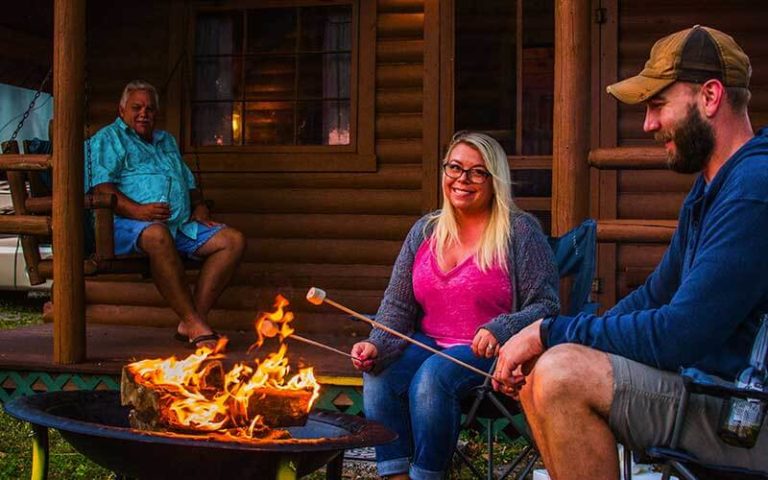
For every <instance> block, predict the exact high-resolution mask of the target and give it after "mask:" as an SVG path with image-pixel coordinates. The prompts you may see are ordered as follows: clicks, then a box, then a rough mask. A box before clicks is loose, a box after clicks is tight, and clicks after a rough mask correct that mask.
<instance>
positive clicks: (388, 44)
mask: <svg viewBox="0 0 768 480" xmlns="http://www.w3.org/2000/svg"><path fill="white" fill-rule="evenodd" d="M363 1H371V0H363ZM99 3H100V2H91V5H94V4H95V6H93V7H92V11H91V12H89V13H92V14H94V15H95V16H96V18H104V19H105V20H106V18H109V16H112V15H115V13H114V9H115V8H119V7H115V6H114V5H110V6H109V7H108V8H107V7H106V6H102V5H99ZM110 3H111V2H110ZM424 3H425V2H424V1H422V0H408V1H405V0H379V1H378V2H377V4H376V7H377V9H376V10H377V17H376V30H377V32H376V35H377V37H376V38H377V39H376V51H375V52H362V55H375V58H376V64H375V79H374V78H371V79H363V80H362V81H365V82H371V81H375V86H376V87H375V88H376V89H375V153H376V159H377V163H376V170H375V171H374V172H370V173H368V172H365V173H304V172H289V173H279V172H272V173H256V172H208V171H206V172H205V173H204V174H203V176H202V183H203V187H204V192H205V196H206V198H207V199H210V200H212V201H213V202H214V203H215V207H214V216H215V218H216V219H217V220H220V221H223V222H225V223H227V224H229V225H232V226H233V227H236V228H238V229H240V230H241V231H243V232H244V233H245V234H246V236H247V237H248V248H247V252H246V254H245V259H244V261H243V263H242V265H241V266H240V268H239V269H238V271H237V273H236V275H235V278H234V280H233V282H232V285H231V286H230V287H229V288H228V289H227V290H226V291H225V292H224V294H223V296H222V297H221V299H220V301H219V303H218V304H217V306H216V308H215V310H214V311H213V312H212V313H211V316H210V322H211V323H212V324H213V326H214V328H219V329H228V328H238V329H250V328H252V321H253V319H254V317H255V315H256V313H257V312H258V311H263V310H266V309H271V308H272V301H273V299H274V296H275V294H276V293H278V292H282V293H283V294H284V295H286V296H287V297H288V298H289V300H291V302H292V308H293V310H294V311H295V312H297V328H299V329H300V331H301V332H303V333H310V334H311V333H313V332H326V333H327V332H331V331H333V332H339V333H340V334H352V335H357V334H363V333H364V332H365V331H367V328H365V327H364V326H363V325H360V324H358V323H353V322H351V321H349V320H346V319H345V318H343V317H341V316H340V315H339V314H338V313H337V312H335V311H332V310H330V309H326V308H318V307H313V306H311V305H309V304H308V303H307V302H306V301H305V300H304V295H305V293H306V291H307V288H308V287H310V286H317V287H320V288H323V289H325V290H327V292H328V295H329V297H331V298H333V299H334V300H336V301H338V302H340V303H343V304H345V305H347V306H349V307H350V308H353V309H356V310H358V311H360V312H366V313H375V311H376V309H377V307H378V303H379V301H380V299H381V296H382V294H383V291H384V289H385V287H386V285H387V281H388V278H389V274H390V271H391V266H392V264H393V262H394V260H395V257H396V256H397V253H398V252H399V249H400V246H401V243H402V240H403V239H404V238H405V235H406V234H407V232H408V230H409V228H410V226H411V225H412V223H413V222H414V221H415V220H416V219H417V218H418V217H419V216H420V215H421V214H422V212H423V211H426V210H427V209H429V208H434V204H435V201H434V199H433V196H434V192H429V191H428V190H429V189H423V188H422V182H423V177H425V176H427V175H428V173H427V170H431V167H429V168H424V167H423V164H426V165H429V164H430V162H437V158H426V159H425V158H424V157H425V156H426V155H427V153H425V152H428V151H431V150H430V148H425V147H423V143H424V142H423V141H422V140H423V139H422V137H423V133H422V132H423V129H424V122H423V118H422V117H423V113H422V111H423V109H424V107H423V105H424V97H425V95H424V92H423V85H422V82H423V78H424V71H425V65H424V58H425V47H424V43H425V42H424V35H425V33H424V31H425V27H424V9H425V5H424ZM150 4H151V7H150ZM142 5H144V6H146V8H142V7H141V6H140V7H139V8H136V5H135V3H134V4H133V5H132V6H131V7H123V8H124V9H125V10H126V11H125V12H120V13H121V14H120V15H119V17H117V18H121V21H120V22H118V25H117V26H115V24H114V22H108V25H105V26H104V27H103V28H102V27H97V28H96V29H95V30H94V32H93V38H92V39H91V41H92V42H93V45H94V47H93V48H92V50H91V51H92V54H91V57H90V58H89V65H90V75H89V76H90V78H91V84H92V85H93V93H92V96H91V102H90V112H91V117H92V125H93V127H94V131H95V127H96V126H97V125H98V126H101V125H104V124H106V123H108V122H110V121H112V120H113V118H114V113H115V109H116V106H117V100H118V97H119V94H120V90H121V88H122V87H123V85H124V84H125V83H126V82H127V81H128V80H130V79H132V78H137V77H139V78H145V79H147V80H148V81H150V82H152V83H154V84H155V85H156V86H157V87H158V88H161V87H162V84H163V82H164V81H165V80H166V78H167V76H168V73H169V72H170V71H171V69H172V66H173V65H172V64H173V63H174V61H175V59H174V58H170V57H171V54H169V53H168V52H169V50H171V51H173V50H172V48H173V47H169V42H170V43H172V42H173V39H172V38H169V33H168V32H169V26H168V24H169V22H173V21H175V20H174V18H173V17H174V15H175V14H174V13H172V11H173V10H174V9H178V5H169V4H168V3H163V2H145V4H142ZM96 10H99V11H98V12H96ZM106 10H109V15H107V12H106ZM176 12H178V10H176ZM115 28H117V29H118V31H117V32H116V31H115ZM171 30H172V29H171ZM175 93H176V95H179V93H178V92H175ZM168 94H170V95H174V92H168ZM166 96H167V95H166ZM161 109H162V110H165V106H164V105H163V98H161ZM165 111H166V115H168V114H167V110H165ZM179 115H180V114H179V113H178V112H177V113H176V116H179ZM160 121H161V124H162V123H164V124H165V125H167V128H168V129H169V130H171V131H174V128H175V127H174V125H178V123H179V122H180V121H183V120H180V119H179V118H176V117H171V116H170V115H169V117H168V118H165V119H162V118H161V120H160ZM435 143H436V142H435ZM431 156H432V154H430V157H431ZM188 157H189V158H190V160H191V161H190V167H191V168H192V169H193V171H194V170H195V162H194V156H191V157H190V156H188ZM427 195H428V196H429V197H430V198H426V196H427ZM193 279H194V274H193V273H190V282H192V281H193ZM86 291H87V303H88V308H87V312H88V320H89V321H91V322H103V323H119V324H144V325H157V326H169V327H170V326H172V325H175V324H176V319H175V317H174V315H173V314H172V312H171V311H170V310H169V309H168V308H167V307H165V306H164V303H163V301H162V299H161V297H160V295H159V293H158V292H157V290H156V289H155V287H154V286H153V285H152V284H151V283H150V282H149V281H148V280H147V279H141V278H139V277H137V276H108V277H107V276H103V277H98V278H95V279H93V280H89V281H88V284H87V289H86Z"/></svg>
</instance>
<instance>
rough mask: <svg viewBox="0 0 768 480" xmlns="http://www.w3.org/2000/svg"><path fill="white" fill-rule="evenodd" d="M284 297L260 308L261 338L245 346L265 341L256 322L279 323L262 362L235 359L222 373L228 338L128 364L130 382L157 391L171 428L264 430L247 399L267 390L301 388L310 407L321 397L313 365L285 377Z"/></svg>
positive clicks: (240, 433) (248, 433) (246, 433)
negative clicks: (272, 348)
mask: <svg viewBox="0 0 768 480" xmlns="http://www.w3.org/2000/svg"><path fill="white" fill-rule="evenodd" d="M287 306H288V300H286V299H285V297H283V296H282V295H278V297H277V298H276V300H275V307H276V311H275V312H272V313H262V314H261V315H260V316H259V320H258V321H257V323H256V331H257V332H258V335H259V338H258V340H257V342H256V343H255V344H254V345H252V346H251V348H249V351H250V350H251V349H252V348H254V347H259V346H261V345H262V344H263V343H264V335H262V332H261V330H260V329H259V327H260V326H261V324H262V323H263V322H264V321H266V320H269V321H270V322H273V323H274V324H276V325H280V326H281V327H280V331H279V333H280V341H281V343H280V348H279V349H278V351H277V352H273V353H270V354H269V355H267V357H266V358H265V359H263V360H262V361H259V360H254V363H253V365H247V364H245V363H237V364H235V365H234V366H233V367H232V369H230V370H229V371H228V372H226V373H225V372H224V369H223V367H222V364H221V362H220V361H219V360H221V359H222V358H225V355H223V354H222V353H220V352H222V351H223V348H224V346H225V345H226V339H222V341H220V342H219V343H218V344H217V345H216V347H215V348H214V349H210V348H207V347H201V348H198V349H197V351H196V352H195V353H194V354H192V355H190V356H188V357H187V358H185V359H183V360H178V359H177V358H176V357H170V358H167V359H148V360H142V361H138V362H135V363H132V364H130V365H128V367H127V368H128V371H129V372H130V373H131V374H132V375H133V377H134V381H135V382H136V383H137V384H139V385H142V386H144V387H146V388H151V389H153V390H154V391H156V392H158V393H159V397H160V405H159V409H158V410H159V413H160V416H161V419H162V422H163V423H164V424H166V425H168V426H169V427H171V428H176V429H180V430H192V431H200V432H210V433H214V432H221V431H226V433H225V435H224V436H225V437H226V436H233V437H237V438H249V437H253V436H254V435H255V433H256V432H257V431H258V432H263V431H264V430H265V429H267V427H266V425H265V418H264V416H263V415H261V414H259V413H258V408H259V405H258V404H254V405H253V406H251V405H250V403H251V401H254V402H256V401H258V400H259V399H261V398H262V397H263V396H264V395H265V393H264V392H266V391H268V390H271V391H304V392H307V393H308V394H310V395H311V396H310V399H309V401H308V404H307V408H306V411H307V412H309V410H310V409H311V408H312V405H313V404H314V402H315V400H316V399H317V397H318V396H319V390H320V385H319V384H318V383H317V381H316V380H315V377H314V372H313V369H312V368H311V367H309V368H303V369H301V370H299V373H298V374H296V375H293V376H292V377H288V374H289V372H290V367H289V365H288V357H286V352H287V351H288V347H287V345H286V344H285V343H283V340H284V339H285V338H286V337H287V336H288V335H290V334H291V333H293V329H292V328H291V327H290V326H289V325H288V324H289V323H290V322H291V321H292V320H293V313H292V312H288V311H286V310H285V307H287Z"/></svg>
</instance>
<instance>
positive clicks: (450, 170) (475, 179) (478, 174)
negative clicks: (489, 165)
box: [443, 163, 491, 183]
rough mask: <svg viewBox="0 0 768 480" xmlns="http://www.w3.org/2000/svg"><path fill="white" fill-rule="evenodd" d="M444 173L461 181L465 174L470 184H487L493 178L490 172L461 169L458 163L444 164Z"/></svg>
mask: <svg viewBox="0 0 768 480" xmlns="http://www.w3.org/2000/svg"><path fill="white" fill-rule="evenodd" d="M443 172H445V175H446V176H447V177H448V178H453V179H459V178H461V176H462V175H463V174H465V173H466V174H467V180H468V181H469V183H485V181H486V180H488V179H489V178H490V177H491V174H490V172H488V170H485V169H484V168H478V167H473V168H461V166H460V165H458V164H456V163H444V164H443Z"/></svg>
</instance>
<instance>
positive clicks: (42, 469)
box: [30, 423, 344, 480]
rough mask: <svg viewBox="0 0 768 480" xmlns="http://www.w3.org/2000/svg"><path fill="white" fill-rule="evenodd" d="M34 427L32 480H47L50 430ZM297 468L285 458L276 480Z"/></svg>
mask: <svg viewBox="0 0 768 480" xmlns="http://www.w3.org/2000/svg"><path fill="white" fill-rule="evenodd" d="M31 425H32V474H31V475H30V480H46V479H47V478H48V451H49V444H48V429H47V428H46V427H41V426H39V425H35V424H34V423H32V424H31ZM343 464H344V452H343V451H342V452H341V453H339V455H337V456H336V458H334V459H333V460H331V461H330V462H329V463H328V465H327V466H326V472H327V473H326V476H325V478H326V480H341V472H342V466H343ZM296 479H297V476H296V467H294V465H293V461H292V460H291V458H290V457H289V456H285V455H284V456H283V457H282V458H281V459H280V463H279V466H278V467H277V475H276V476H275V480H296Z"/></svg>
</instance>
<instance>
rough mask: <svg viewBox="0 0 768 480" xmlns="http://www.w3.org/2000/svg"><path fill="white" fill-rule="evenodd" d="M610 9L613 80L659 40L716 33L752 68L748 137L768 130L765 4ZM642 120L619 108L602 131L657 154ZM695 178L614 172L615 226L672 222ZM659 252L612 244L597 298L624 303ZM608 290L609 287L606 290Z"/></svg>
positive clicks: (655, 247)
mask: <svg viewBox="0 0 768 480" xmlns="http://www.w3.org/2000/svg"><path fill="white" fill-rule="evenodd" d="M608 3H609V4H611V3H614V2H608ZM616 3H617V5H613V6H610V7H609V11H610V10H611V9H617V11H618V22H617V26H616V28H617V30H618V31H617V37H618V47H617V50H618V53H617V59H616V61H617V76H618V78H619V79H622V78H626V77H629V76H632V75H635V74H637V73H638V72H639V71H640V70H641V69H642V67H643V64H644V63H645V61H646V60H647V58H648V54H649V52H650V49H651V46H652V45H653V43H654V42H655V41H656V40H658V39H659V38H661V37H663V36H665V35H667V34H669V33H672V32H675V31H677V30H681V29H683V28H688V27H690V26H692V25H694V24H701V25H706V26H710V27H713V28H717V29H719V30H722V31H724V32H726V33H728V34H730V35H731V36H733V37H734V38H735V39H736V41H737V42H738V43H739V44H740V45H741V46H742V48H743V49H744V50H745V51H746V52H747V54H748V55H749V56H750V59H751V62H752V68H753V75H752V80H751V88H750V89H751V91H752V101H751V102H750V108H749V110H750V117H751V119H752V124H753V126H754V127H755V129H758V128H760V127H762V126H765V125H766V124H768V44H766V42H765V41H764V39H765V33H764V25H765V23H766V21H768V4H767V3H765V2H758V3H755V2H749V1H744V0H739V1H724V0H719V1H713V0H710V1H700V0H695V1H694V0H684V1H676V2H664V1H661V0H650V1H644V2H637V1H633V0H621V1H618V2H616ZM609 21H610V19H609ZM606 61H608V62H610V61H612V60H611V59H610V58H609V59H607V60H606ZM608 81H610V80H607V82H608ZM604 87H605V85H601V86H600V95H606V96H607V94H606V93H605V90H604ZM609 101H613V100H609ZM644 115H645V110H644V107H643V106H627V105H623V104H618V106H617V118H616V121H615V122H614V124H613V125H611V122H612V120H611V118H604V119H603V122H602V123H603V125H608V126H607V127H605V126H604V127H603V128H613V129H615V145H617V146H620V147H632V146H656V144H655V143H654V142H653V140H652V138H651V136H650V135H649V134H647V133H645V132H643V119H644ZM607 146H609V145H607ZM601 173H602V172H601ZM593 178H594V177H593ZM694 178H695V176H693V175H681V174H677V173H673V172H670V171H667V170H623V171H618V172H616V184H615V189H616V195H615V206H614V208H615V212H616V218H619V219H652V220H661V219H664V220H676V219H677V215H678V212H679V208H680V206H681V204H682V202H683V199H684V198H685V195H686V193H687V191H688V189H689V188H690V186H691V184H692V182H693V180H694ZM602 187H603V185H602V184H601V188H602ZM666 248H667V245H666V244H651V243H643V244H631V243H627V244H619V245H618V246H617V248H616V250H615V252H616V253H615V256H616V258H615V265H616V270H615V278H602V281H603V290H607V291H611V290H612V288H614V285H615V292H616V298H615V299H616V300H618V299H620V298H621V297H623V296H625V295H626V294H628V293H629V292H631V291H632V290H634V289H635V288H637V287H638V286H639V285H641V284H642V283H643V282H644V281H645V278H646V277H647V276H648V274H650V272H651V271H652V270H653V268H654V267H655V266H656V264H657V263H658V262H659V260H660V259H661V257H662V255H663V253H664V251H665V250H666ZM600 260H601V262H605V260H606V258H605V257H604V256H603V257H601V259H600ZM611 260H613V259H609V261H611ZM610 282H615V284H614V285H610ZM601 303H602V304H603V306H604V307H610V306H611V305H612V304H613V301H612V299H611V298H604V299H601Z"/></svg>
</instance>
